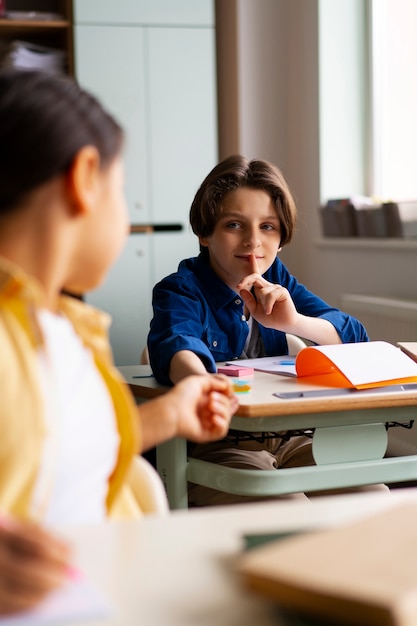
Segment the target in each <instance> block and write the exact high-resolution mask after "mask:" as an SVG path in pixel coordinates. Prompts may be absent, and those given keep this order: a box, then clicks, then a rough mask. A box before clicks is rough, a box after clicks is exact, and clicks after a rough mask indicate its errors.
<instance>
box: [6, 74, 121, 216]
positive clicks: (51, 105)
mask: <svg viewBox="0 0 417 626" xmlns="http://www.w3.org/2000/svg"><path fill="white" fill-rule="evenodd" d="M122 144H123V131H122V129H121V127H120V126H119V124H118V123H117V122H116V121H115V120H114V119H113V118H112V117H111V116H110V115H109V114H108V113H107V112H106V111H105V110H104V109H103V107H102V106H101V104H100V103H99V102H98V101H97V100H96V99H95V98H94V97H93V96H92V95H90V94H88V93H86V92H85V91H84V90H83V89H81V88H80V87H79V86H78V85H77V84H76V83H75V82H74V81H73V80H72V79H70V78H68V77H64V76H56V75H51V74H47V73H46V72H39V71H32V70H17V69H14V70H3V71H1V72H0V215H1V214H4V213H6V212H7V211H10V210H12V209H14V208H17V207H18V206H19V205H20V204H21V203H22V202H23V201H24V200H25V197H26V195H27V194H28V193H30V192H31V191H32V190H34V189H35V188H36V187H38V186H39V185H41V184H43V183H45V182H47V181H48V180H50V179H52V178H54V177H55V176H57V175H59V174H61V173H64V172H66V171H67V170H68V169H69V167H70V166H71V163H72V162H73V159H74V157H75V155H76V154H77V152H78V151H79V150H80V149H81V148H83V147H84V146H87V145H92V146H95V147H96V148H97V150H98V152H99V154H100V159H101V167H102V168H105V167H106V166H107V165H108V164H110V163H111V161H112V160H113V159H114V158H115V157H116V156H117V155H118V154H119V153H120V152H121V149H122Z"/></svg>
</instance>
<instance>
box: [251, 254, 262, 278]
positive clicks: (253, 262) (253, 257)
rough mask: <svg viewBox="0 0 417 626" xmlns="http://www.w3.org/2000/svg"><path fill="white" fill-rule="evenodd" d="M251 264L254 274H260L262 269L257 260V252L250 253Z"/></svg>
mask: <svg viewBox="0 0 417 626" xmlns="http://www.w3.org/2000/svg"><path fill="white" fill-rule="evenodd" d="M249 265H250V268H251V273H252V274H260V273H261V271H260V269H259V265H258V261H257V260H256V255H255V254H250V255H249Z"/></svg>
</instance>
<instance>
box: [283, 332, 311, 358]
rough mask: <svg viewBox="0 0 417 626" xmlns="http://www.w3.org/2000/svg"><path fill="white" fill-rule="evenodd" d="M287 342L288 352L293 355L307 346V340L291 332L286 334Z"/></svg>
mask: <svg viewBox="0 0 417 626" xmlns="http://www.w3.org/2000/svg"><path fill="white" fill-rule="evenodd" d="M286 338H287V344H288V354H291V356H296V355H297V354H298V353H299V352H300V350H302V349H303V348H306V347H307V344H306V343H305V341H303V340H302V339H301V338H300V337H297V336H296V335H291V334H290V333H287V334H286Z"/></svg>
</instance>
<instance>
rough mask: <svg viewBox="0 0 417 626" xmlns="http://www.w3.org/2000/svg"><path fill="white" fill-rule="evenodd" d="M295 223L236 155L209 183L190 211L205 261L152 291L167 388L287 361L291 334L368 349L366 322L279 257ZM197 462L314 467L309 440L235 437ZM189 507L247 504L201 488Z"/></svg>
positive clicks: (283, 198) (285, 193)
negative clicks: (232, 367) (259, 363)
mask: <svg viewBox="0 0 417 626" xmlns="http://www.w3.org/2000/svg"><path fill="white" fill-rule="evenodd" d="M295 221H296V206H295V202H294V199H293V197H292V195H291V192H290V190H289V187H288V184H287V182H286V180H285V178H284V176H283V175H282V173H281V172H280V171H279V169H278V168H277V167H275V166H274V165H272V164H270V163H268V162H266V161H261V160H252V161H249V160H248V159H246V158H244V157H242V156H239V155H237V156H231V157H228V158H226V159H225V160H224V161H222V162H221V163H219V164H218V165H217V166H216V167H214V169H213V170H212V171H211V172H210V173H209V174H208V176H207V177H206V179H205V180H204V181H203V183H202V184H201V186H200V188H199V190H198V191H197V194H196V196H195V198H194V200H193V203H192V205H191V210H190V223H191V226H192V229H193V232H194V233H195V234H196V235H197V237H198V239H199V242H200V255H199V256H198V257H196V258H191V259H186V260H183V261H182V262H181V263H180V265H179V268H178V271H177V272H176V273H174V274H171V275H170V276H168V277H166V278H164V279H163V280H162V281H161V282H159V283H158V284H157V285H156V286H155V288H154V291H153V312H154V317H153V320H152V322H151V328H150V333H149V337H148V349H149V356H150V363H151V366H152V369H153V372H154V374H155V377H156V379H157V380H158V381H159V382H160V383H162V384H165V385H171V384H175V383H177V382H178V381H180V380H181V379H183V378H185V377H186V376H189V375H191V374H204V375H205V374H207V373H215V372H216V362H219V361H227V360H230V359H237V358H255V357H262V356H274V355H284V354H287V353H288V346H287V340H286V333H291V334H294V335H298V336H300V337H303V338H305V339H307V340H310V341H311V342H314V343H315V344H336V343H341V342H343V343H348V342H357V341H368V336H367V333H366V330H365V328H364V327H363V326H362V324H361V323H360V322H359V321H358V320H356V319H355V318H353V317H351V316H350V315H347V314H346V313H343V312H341V311H340V310H338V309H336V308H334V307H331V306H329V305H328V304H327V303H326V302H324V301H323V300H321V299H320V298H319V297H318V296H316V295H315V294H313V293H311V292H310V291H308V290H307V289H306V288H305V287H304V286H303V285H301V284H300V283H298V282H297V280H296V278H294V276H292V275H291V274H290V273H289V271H288V270H287V268H286V267H285V265H284V264H283V263H282V262H281V260H280V259H279V258H278V257H277V255H278V253H279V252H280V250H281V249H282V247H283V246H284V245H285V244H287V243H289V242H290V241H291V238H292V235H293V232H294V226H295ZM190 454H191V456H193V457H196V458H199V459H203V460H206V461H211V462H215V463H221V464H224V465H227V466H230V467H239V468H246V469H268V470H271V469H278V468H281V467H282V468H283V467H296V466H301V465H312V464H314V460H313V456H312V451H311V439H310V438H308V437H304V436H297V437H292V438H289V439H288V440H285V437H284V438H282V437H280V436H277V434H274V435H272V436H270V438H267V439H264V438H259V439H258V440H251V441H238V439H237V437H236V435H235V436H233V433H232V431H230V432H229V436H228V437H227V438H226V439H224V440H222V441H220V442H216V443H209V444H203V445H200V444H198V445H194V446H191V448H190ZM189 499H190V505H194V506H202V505H207V504H223V503H230V502H236V501H244V500H247V499H248V498H245V497H241V496H233V495H230V494H224V493H221V492H218V491H216V490H213V489H208V488H205V487H200V486H197V485H193V486H191V488H190V491H189Z"/></svg>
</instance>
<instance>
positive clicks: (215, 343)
mask: <svg viewBox="0 0 417 626" xmlns="http://www.w3.org/2000/svg"><path fill="white" fill-rule="evenodd" d="M212 346H213V348H216V347H217V341H216V340H214V341H213V343H212Z"/></svg>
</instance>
